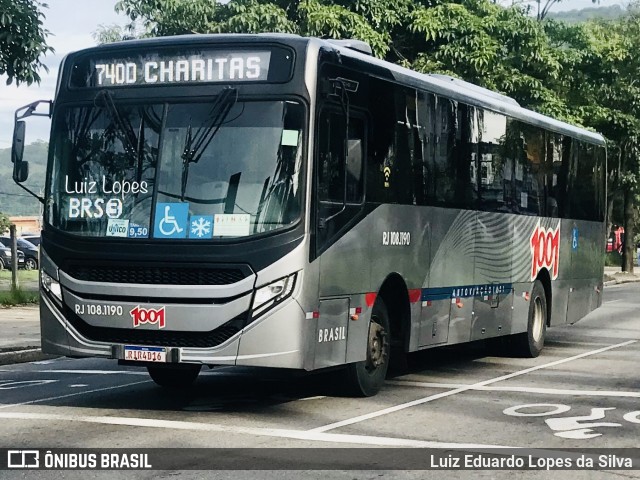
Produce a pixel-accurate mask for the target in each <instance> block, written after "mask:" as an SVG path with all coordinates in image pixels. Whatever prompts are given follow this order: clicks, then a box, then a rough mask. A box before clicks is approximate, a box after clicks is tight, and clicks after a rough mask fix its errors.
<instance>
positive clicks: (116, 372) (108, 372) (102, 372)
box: [33, 370, 149, 376]
mask: <svg viewBox="0 0 640 480" xmlns="http://www.w3.org/2000/svg"><path fill="white" fill-rule="evenodd" d="M33 373H71V374H74V375H85V374H87V375H145V376H148V375H149V374H148V373H147V371H146V370H144V371H139V372H132V371H131V370H37V372H33Z"/></svg>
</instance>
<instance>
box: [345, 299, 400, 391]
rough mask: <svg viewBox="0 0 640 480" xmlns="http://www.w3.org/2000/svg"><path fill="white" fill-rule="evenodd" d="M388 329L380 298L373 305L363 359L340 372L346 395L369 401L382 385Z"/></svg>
mask: <svg viewBox="0 0 640 480" xmlns="http://www.w3.org/2000/svg"><path fill="white" fill-rule="evenodd" d="M389 335H390V327H389V313H388V311H387V306H386V305H385V303H384V301H383V300H382V298H380V297H378V299H377V300H376V302H375V304H374V305H373V311H372V312H371V320H370V321H369V335H368V338H367V359H366V360H364V361H361V362H356V363H351V364H349V365H347V367H346V370H345V371H344V387H345V390H346V393H348V394H351V395H354V396H358V397H371V396H373V395H375V394H376V393H378V391H380V389H381V388H382V385H383V384H384V379H385V378H386V376H387V370H388V368H389V353H390V343H389Z"/></svg>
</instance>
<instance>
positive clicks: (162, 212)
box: [153, 203, 189, 238]
mask: <svg viewBox="0 0 640 480" xmlns="http://www.w3.org/2000/svg"><path fill="white" fill-rule="evenodd" d="M188 216H189V204H188V203H158V204H157V205H156V219H155V225H154V229H153V236H154V237H155V238H186V237H187V230H188V229H187V223H188V222H187V217H188Z"/></svg>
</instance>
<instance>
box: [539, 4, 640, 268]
mask: <svg viewBox="0 0 640 480" xmlns="http://www.w3.org/2000/svg"><path fill="white" fill-rule="evenodd" d="M545 29H546V31H547V34H548V35H549V37H550V39H551V42H552V44H553V45H554V47H555V48H556V50H557V51H558V53H559V55H560V57H559V59H560V63H561V65H562V70H563V72H564V73H563V75H562V76H561V78H560V79H559V81H558V82H556V85H555V88H556V90H557V91H558V92H559V94H560V95H561V96H562V97H563V98H566V99H567V104H568V105H570V106H571V109H572V114H573V116H574V117H575V119H576V122H577V123H579V124H582V125H584V126H586V127H590V128H592V129H594V130H596V131H598V132H600V133H602V134H603V135H604V136H605V137H606V138H607V140H608V144H609V154H608V159H609V161H608V164H609V171H608V179H609V188H608V192H609V194H608V208H607V211H608V212H609V214H611V213H612V212H614V202H622V204H623V207H622V208H621V209H620V212H621V218H619V219H612V218H611V217H609V222H611V221H612V220H615V222H616V223H622V224H623V225H624V228H625V239H626V240H627V241H626V242H625V247H624V250H623V266H622V268H623V270H624V271H630V272H632V271H633V258H634V250H635V249H634V241H633V240H634V229H635V223H636V207H635V205H636V204H637V201H636V197H637V196H638V194H639V193H640V102H639V100H638V99H639V98H640V84H638V82H637V72H638V71H639V69H640V61H639V59H638V58H637V55H636V52H637V51H638V48H640V16H639V15H638V13H637V9H634V8H632V9H631V10H630V11H629V13H628V15H627V16H625V17H623V18H620V19H616V20H612V21H606V22H605V21H592V22H588V23H586V24H582V25H571V26H569V25H565V24H561V23H557V22H552V21H547V22H545Z"/></svg>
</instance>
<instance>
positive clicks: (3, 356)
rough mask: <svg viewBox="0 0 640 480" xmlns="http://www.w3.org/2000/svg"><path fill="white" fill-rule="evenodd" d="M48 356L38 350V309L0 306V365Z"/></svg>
mask: <svg viewBox="0 0 640 480" xmlns="http://www.w3.org/2000/svg"><path fill="white" fill-rule="evenodd" d="M45 358H50V356H49V355H45V354H44V353H42V352H41V351H40V310H39V308H38V306H37V305H34V306H29V307H12V308H2V307H0V365H8V364H11V363H22V362H33V361H37V360H43V359H45Z"/></svg>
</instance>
